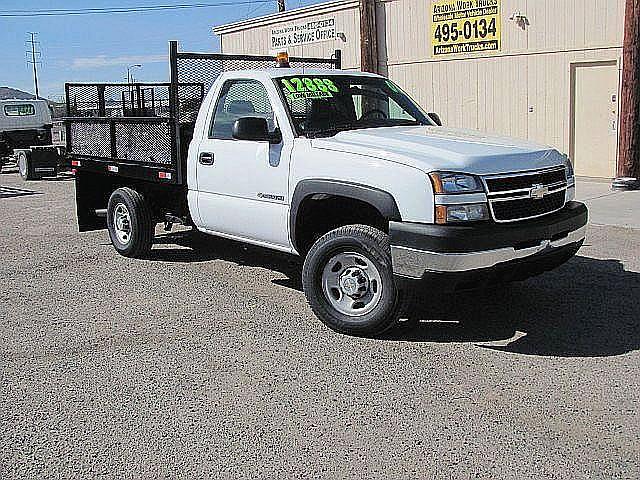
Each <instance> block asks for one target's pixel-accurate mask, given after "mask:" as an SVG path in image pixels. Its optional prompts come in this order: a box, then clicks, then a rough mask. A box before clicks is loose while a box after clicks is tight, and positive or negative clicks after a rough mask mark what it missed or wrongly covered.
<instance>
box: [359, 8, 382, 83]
mask: <svg viewBox="0 0 640 480" xmlns="http://www.w3.org/2000/svg"><path fill="white" fill-rule="evenodd" d="M360 70H362V71H363V72H372V73H378V32H377V27H376V2H375V0H360Z"/></svg>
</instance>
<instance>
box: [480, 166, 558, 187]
mask: <svg viewBox="0 0 640 480" xmlns="http://www.w3.org/2000/svg"><path fill="white" fill-rule="evenodd" d="M566 181H567V178H566V174H565V172H564V168H563V169H562V170H550V171H547V172H534V173H530V174H525V175H518V176H516V177H493V178H491V177H490V178H487V179H486V182H487V188H488V189H489V192H492V193H497V192H508V191H511V190H519V189H522V188H531V187H532V186H533V185H536V184H538V185H547V186H549V185H554V184H557V183H566Z"/></svg>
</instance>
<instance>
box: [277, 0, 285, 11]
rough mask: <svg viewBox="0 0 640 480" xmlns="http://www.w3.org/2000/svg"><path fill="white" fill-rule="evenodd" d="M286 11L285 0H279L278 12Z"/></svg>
mask: <svg viewBox="0 0 640 480" xmlns="http://www.w3.org/2000/svg"><path fill="white" fill-rule="evenodd" d="M284 11H285V6H284V0H278V12H284Z"/></svg>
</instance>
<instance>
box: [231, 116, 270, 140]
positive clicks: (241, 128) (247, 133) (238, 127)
mask: <svg viewBox="0 0 640 480" xmlns="http://www.w3.org/2000/svg"><path fill="white" fill-rule="evenodd" d="M231 135H232V136H233V138H235V139H236V140H250V141H253V142H269V143H280V141H281V140H282V135H281V134H280V132H279V131H277V130H276V131H275V132H273V133H269V126H268V124H267V121H266V120H265V119H264V118H260V117H242V118H239V119H237V120H236V121H235V122H234V124H233V131H232V133H231Z"/></svg>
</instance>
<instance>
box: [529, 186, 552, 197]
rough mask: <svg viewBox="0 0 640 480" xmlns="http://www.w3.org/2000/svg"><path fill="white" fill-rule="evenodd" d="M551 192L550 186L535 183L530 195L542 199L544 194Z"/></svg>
mask: <svg viewBox="0 0 640 480" xmlns="http://www.w3.org/2000/svg"><path fill="white" fill-rule="evenodd" d="M547 193H549V187H545V186H544V185H541V184H539V183H537V184H535V185H533V186H532V187H531V190H529V197H530V198H534V199H536V200H542V199H543V198H544V196H545V195H546V194H547Z"/></svg>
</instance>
